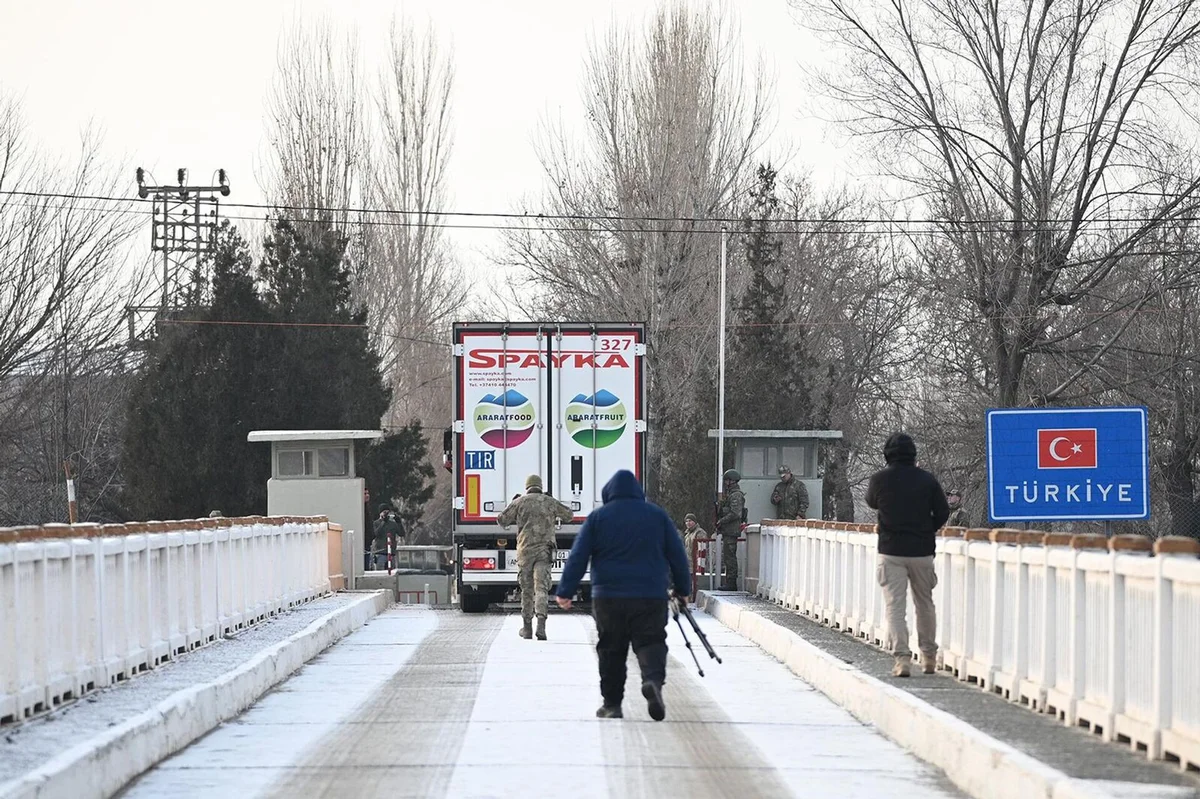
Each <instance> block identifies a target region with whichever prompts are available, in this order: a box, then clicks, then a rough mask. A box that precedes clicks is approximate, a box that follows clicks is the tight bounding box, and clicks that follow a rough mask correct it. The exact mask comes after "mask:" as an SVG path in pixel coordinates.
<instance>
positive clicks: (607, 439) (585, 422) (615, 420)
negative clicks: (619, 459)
mask: <svg viewBox="0 0 1200 799" xmlns="http://www.w3.org/2000/svg"><path fill="white" fill-rule="evenodd" d="M626 417H627V414H626V412H625V404H624V403H623V402H621V400H619V399H617V397H615V396H613V395H612V394H610V393H609V392H607V391H605V390H604V389H600V390H599V391H597V392H596V395H595V397H594V398H593V397H585V396H584V395H582V394H577V395H576V396H575V398H574V399H573V400H571V404H569V405H568V406H567V433H568V434H570V436H571V438H573V439H574V440H575V443H577V444H579V445H580V446H584V447H590V448H592V449H601V448H602V447H607V446H609V445H610V444H613V443H615V442H616V440H617V439H618V438H620V437H621V434H622V433H624V432H625V422H626ZM592 422H595V423H596V426H595V428H593V427H592Z"/></svg>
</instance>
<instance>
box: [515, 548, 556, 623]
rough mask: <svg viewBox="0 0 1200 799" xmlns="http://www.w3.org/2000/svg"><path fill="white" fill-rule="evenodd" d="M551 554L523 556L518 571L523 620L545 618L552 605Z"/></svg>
mask: <svg viewBox="0 0 1200 799" xmlns="http://www.w3.org/2000/svg"><path fill="white" fill-rule="evenodd" d="M550 557H551V555H550V553H549V552H547V551H543V552H538V553H528V554H522V555H521V557H520V561H519V563H520V567H519V569H518V571H517V584H518V585H520V586H521V618H523V619H526V620H528V619H532V618H533V617H534V616H535V615H537V616H545V615H546V611H547V609H548V608H549V605H550Z"/></svg>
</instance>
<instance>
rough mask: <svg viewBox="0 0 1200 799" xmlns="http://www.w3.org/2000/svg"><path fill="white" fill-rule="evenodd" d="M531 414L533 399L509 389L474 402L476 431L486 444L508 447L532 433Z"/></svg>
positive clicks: (532, 412)
mask: <svg viewBox="0 0 1200 799" xmlns="http://www.w3.org/2000/svg"><path fill="white" fill-rule="evenodd" d="M533 417H534V410H533V403H532V402H530V401H529V399H528V398H527V397H526V396H525V395H524V394H522V393H521V392H519V391H514V390H512V389H509V390H508V391H506V392H505V393H503V394H501V395H500V396H499V397H495V396H492V395H491V394H487V395H485V396H484V398H483V399H481V400H480V401H479V403H478V404H477V405H476V406H475V432H476V433H478V434H479V437H480V438H482V439H483V443H485V444H487V445H488V446H491V447H495V448H496V449H509V448H510V447H515V446H518V445H520V444H523V443H525V441H526V439H528V438H529V436H530V435H532V434H533ZM506 421H507V422H508V427H507V428H506V427H505V422H506Z"/></svg>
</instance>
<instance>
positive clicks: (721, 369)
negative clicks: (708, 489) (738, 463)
mask: <svg viewBox="0 0 1200 799" xmlns="http://www.w3.org/2000/svg"><path fill="white" fill-rule="evenodd" d="M728 238H729V226H728V225H724V224H723V225H721V308H720V310H719V311H717V494H718V495H720V493H721V489H722V488H724V486H723V485H722V484H721V483H722V481H721V473H722V471H723V470H724V467H725V259H726V257H727V252H728V250H729V246H728Z"/></svg>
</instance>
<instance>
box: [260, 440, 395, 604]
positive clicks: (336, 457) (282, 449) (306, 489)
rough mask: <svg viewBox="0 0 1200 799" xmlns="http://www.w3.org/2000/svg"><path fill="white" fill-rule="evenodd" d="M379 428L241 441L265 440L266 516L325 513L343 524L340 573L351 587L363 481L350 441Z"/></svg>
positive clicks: (359, 542) (359, 552)
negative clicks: (267, 462)
mask: <svg viewBox="0 0 1200 799" xmlns="http://www.w3.org/2000/svg"><path fill="white" fill-rule="evenodd" d="M380 438H383V433H382V432H380V431H379V430H254V431H252V432H251V433H250V434H249V435H248V436H247V437H246V440H247V441H250V442H251V443H259V442H270V444H271V479H270V480H268V481H267V515H269V516H328V517H329V521H331V522H335V523H337V524H340V525H341V526H342V529H343V530H344V531H345V532H346V540H345V542H344V543H343V546H342V574H344V575H346V585H347V587H348V588H354V587H355V584H356V583H357V582H358V578H360V577H362V574H363V527H364V525H365V524H366V521H367V520H366V515H365V504H364V500H365V497H366V483H365V482H364V481H363V479H362V478H361V477H358V476H356V474H355V471H354V469H355V452H354V449H355V443H356V442H358V441H374V440H377V439H380Z"/></svg>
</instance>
